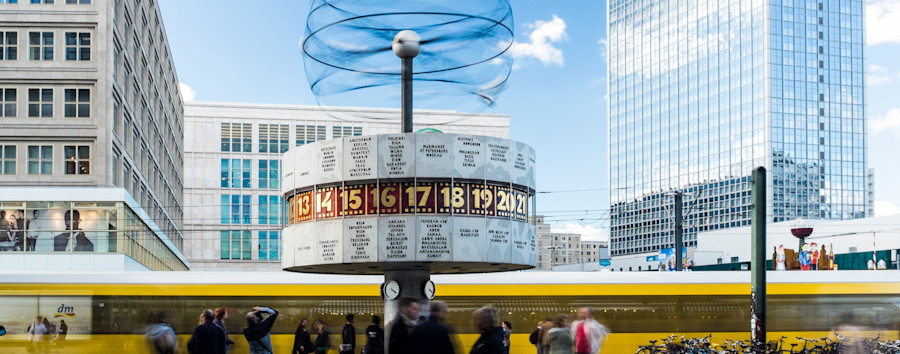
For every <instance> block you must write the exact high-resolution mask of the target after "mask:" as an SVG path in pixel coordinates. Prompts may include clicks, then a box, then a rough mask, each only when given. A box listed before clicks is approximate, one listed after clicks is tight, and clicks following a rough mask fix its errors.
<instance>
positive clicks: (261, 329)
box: [244, 307, 278, 354]
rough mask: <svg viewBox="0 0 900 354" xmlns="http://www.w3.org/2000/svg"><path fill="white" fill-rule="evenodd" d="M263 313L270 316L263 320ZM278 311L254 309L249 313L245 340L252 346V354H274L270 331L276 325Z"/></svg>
mask: <svg viewBox="0 0 900 354" xmlns="http://www.w3.org/2000/svg"><path fill="white" fill-rule="evenodd" d="M263 313H268V314H269V315H268V316H267V317H266V318H265V319H263ZM276 317H278V311H275V310H273V309H270V308H268V307H254V308H253V311H250V312H248V313H247V327H246V328H244V338H247V343H249V344H250V354H272V340H271V339H270V338H269V331H271V330H272V325H274V324H275V318H276Z"/></svg>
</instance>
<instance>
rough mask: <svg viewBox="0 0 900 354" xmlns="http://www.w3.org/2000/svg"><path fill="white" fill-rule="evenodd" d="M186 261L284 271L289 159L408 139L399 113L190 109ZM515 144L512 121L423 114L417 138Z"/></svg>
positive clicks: (241, 106) (206, 266)
mask: <svg viewBox="0 0 900 354" xmlns="http://www.w3.org/2000/svg"><path fill="white" fill-rule="evenodd" d="M184 108H185V138H186V139H185V150H184V151H185V166H187V167H188V168H187V169H186V171H185V210H187V213H186V214H185V229H188V230H191V232H190V233H188V236H187V237H186V239H185V249H184V250H185V255H186V256H187V258H188V259H189V261H190V263H191V269H192V270H211V271H212V270H242V271H257V270H260V271H263V270H269V271H275V270H280V269H281V240H282V237H281V236H282V234H281V230H282V228H283V226H284V225H283V218H284V211H283V210H284V206H283V201H282V195H281V185H280V177H281V168H282V167H283V165H282V164H281V155H282V154H283V153H284V152H285V151H287V150H288V149H289V148H290V147H293V146H299V145H303V144H307V143H312V142H316V141H320V140H329V139H333V138H340V137H344V136H357V135H373V134H384V133H398V132H400V120H399V117H400V112H399V110H396V109H379V108H357V107H315V106H293V105H273V104H251V103H246V104H245V103H202V102H188V103H185V106H184ZM422 129H425V130H427V131H434V130H437V131H441V132H445V133H460V134H477V135H487V136H493V137H498V138H509V116H507V115H499V114H467V113H457V112H448V111H416V115H415V127H414V131H419V130H422Z"/></svg>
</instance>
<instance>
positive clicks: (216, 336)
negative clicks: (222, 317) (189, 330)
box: [187, 309, 226, 354]
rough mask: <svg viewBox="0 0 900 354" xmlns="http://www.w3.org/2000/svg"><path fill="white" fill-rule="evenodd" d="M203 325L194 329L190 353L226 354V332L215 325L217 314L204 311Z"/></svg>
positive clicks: (211, 311)
mask: <svg viewBox="0 0 900 354" xmlns="http://www.w3.org/2000/svg"><path fill="white" fill-rule="evenodd" d="M202 317H203V324H202V325H199V326H197V328H194V334H193V335H192V336H191V339H190V340H189V341H188V344H187V347H188V352H190V353H191V354H207V353H209V354H225V347H226V344H225V332H222V329H220V328H219V327H218V326H216V325H215V324H214V323H213V320H215V319H216V314H215V312H213V310H211V309H206V310H203V315H202Z"/></svg>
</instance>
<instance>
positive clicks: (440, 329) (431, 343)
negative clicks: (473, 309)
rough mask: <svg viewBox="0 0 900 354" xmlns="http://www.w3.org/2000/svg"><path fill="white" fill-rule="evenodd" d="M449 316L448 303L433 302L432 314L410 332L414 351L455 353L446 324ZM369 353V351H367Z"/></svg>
mask: <svg viewBox="0 0 900 354" xmlns="http://www.w3.org/2000/svg"><path fill="white" fill-rule="evenodd" d="M446 317H447V303H446V302H444V301H441V300H435V301H432V302H431V316H430V317H429V318H428V320H427V321H425V322H422V323H419V325H418V326H416V327H415V328H413V330H412V333H410V334H409V337H410V339H411V340H412V350H413V352H414V353H429V354H453V353H455V350H454V345H453V342H452V341H451V340H450V329H449V328H447V325H446V324H444V318H446ZM366 354H368V353H366Z"/></svg>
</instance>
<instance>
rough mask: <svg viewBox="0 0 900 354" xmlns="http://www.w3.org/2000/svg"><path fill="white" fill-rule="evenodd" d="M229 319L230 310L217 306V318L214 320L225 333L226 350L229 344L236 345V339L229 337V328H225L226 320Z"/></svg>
mask: <svg viewBox="0 0 900 354" xmlns="http://www.w3.org/2000/svg"><path fill="white" fill-rule="evenodd" d="M227 319H228V310H226V309H225V308H224V307H219V308H216V319H215V320H213V324H215V325H216V327H219V329H221V330H222V332H224V333H225V351H226V352H227V351H228V346H229V345H234V341H233V340H231V338H228V329H227V328H225V320H227Z"/></svg>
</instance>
